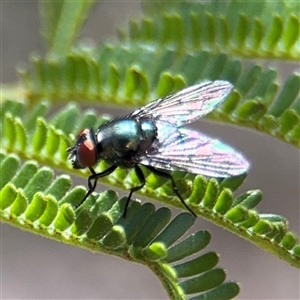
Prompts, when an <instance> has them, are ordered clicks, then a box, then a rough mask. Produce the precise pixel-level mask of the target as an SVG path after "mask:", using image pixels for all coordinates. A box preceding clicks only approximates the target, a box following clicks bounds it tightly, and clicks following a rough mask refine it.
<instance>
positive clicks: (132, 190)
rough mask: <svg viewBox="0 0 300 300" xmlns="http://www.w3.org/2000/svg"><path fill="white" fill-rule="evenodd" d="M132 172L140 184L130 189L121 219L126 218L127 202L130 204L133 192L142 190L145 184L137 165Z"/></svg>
mask: <svg viewBox="0 0 300 300" xmlns="http://www.w3.org/2000/svg"><path fill="white" fill-rule="evenodd" d="M134 171H135V174H136V176H137V178H138V179H139V181H140V183H141V184H140V185H138V186H135V187H134V188H132V189H131V190H130V193H129V196H128V198H127V200H126V203H125V208H124V212H123V218H126V214H127V208H128V205H129V202H130V199H131V196H132V194H133V193H134V192H136V191H138V190H140V189H141V188H143V186H144V185H145V184H146V180H145V176H144V174H143V171H142V169H141V168H140V167H139V166H138V165H136V166H135V167H134Z"/></svg>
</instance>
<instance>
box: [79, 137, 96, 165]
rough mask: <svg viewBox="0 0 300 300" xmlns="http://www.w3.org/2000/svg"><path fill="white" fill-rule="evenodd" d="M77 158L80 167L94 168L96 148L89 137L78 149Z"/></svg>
mask: <svg viewBox="0 0 300 300" xmlns="http://www.w3.org/2000/svg"><path fill="white" fill-rule="evenodd" d="M77 157H78V161H79V163H80V165H82V166H83V167H92V166H93V165H94V164H95V163H96V161H97V156H96V147H95V143H94V141H93V140H92V139H90V138H89V136H87V139H86V140H84V141H83V142H82V143H81V144H80V145H79V147H78V149H77Z"/></svg>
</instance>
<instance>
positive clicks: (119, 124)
mask: <svg viewBox="0 0 300 300" xmlns="http://www.w3.org/2000/svg"><path fill="white" fill-rule="evenodd" d="M232 88H233V86H232V84H230V83H229V82H227V81H221V80H218V81H209V82H204V83H200V84H197V85H194V86H191V87H188V88H186V89H183V90H182V91H179V92H177V93H175V94H172V95H169V96H166V97H163V98H160V99H158V100H156V101H153V102H151V103H149V104H148V105H146V106H144V107H142V108H140V109H138V110H136V111H134V112H133V113H131V114H129V115H126V116H124V117H120V118H114V119H112V120H110V121H108V122H107V123H104V124H102V125H101V126H100V127H99V128H98V129H97V130H96V131H94V130H93V129H92V128H86V129H83V130H82V131H81V132H80V133H79V134H78V137H77V141H76V144H75V145H74V146H73V147H70V148H68V149H67V151H68V152H70V156H69V159H70V161H71V163H72V165H73V168H75V169H84V168H89V170H90V171H91V173H92V175H90V176H89V178H88V191H87V193H86V195H85V197H84V198H83V199H82V201H81V202H80V204H79V205H78V206H80V205H81V204H82V203H83V202H84V201H85V200H86V199H87V198H88V197H89V196H90V195H91V193H92V192H93V191H94V190H95V189H96V185H97V181H98V179H99V178H101V177H104V176H107V175H109V174H111V173H112V172H113V171H114V170H115V169H116V168H117V167H120V168H134V171H135V173H136V175H137V178H138V179H139V181H140V184H139V185H137V186H135V187H133V188H131V189H130V193H129V196H128V198H127V201H126V204H125V209H124V214H123V216H124V217H125V216H126V212H127V208H128V205H129V202H130V199H131V196H132V194H133V193H134V192H136V191H138V190H140V189H141V188H143V187H144V185H145V184H146V180H145V176H144V174H143V171H142V169H141V168H140V166H139V165H143V166H145V167H146V168H148V169H149V170H150V171H151V172H153V173H154V174H156V175H158V176H162V177H165V178H167V179H169V180H170V181H171V184H172V188H173V191H174V194H175V195H176V196H177V197H178V198H179V199H180V201H181V202H182V204H183V205H184V207H185V208H186V209H187V210H188V211H189V212H190V213H191V214H193V215H194V216H196V214H195V213H194V212H193V211H192V209H191V208H190V207H189V206H188V205H187V204H186V203H185V201H184V200H183V198H182V197H181V195H180V193H179V192H178V189H177V187H176V183H175V181H174V179H173V177H172V175H171V174H169V173H168V172H167V171H174V170H177V171H183V172H189V173H193V174H202V175H205V176H209V177H220V178H226V177H231V176H237V175H240V174H243V173H245V172H247V171H248V169H249V162H248V161H247V160H246V159H245V158H244V156H243V155H242V154H241V153H239V152H238V151H236V150H234V149H233V148H232V147H230V146H228V145H226V144H224V143H223V142H221V141H219V140H217V139H214V138H211V137H209V136H206V135H204V134H202V133H200V132H197V131H194V130H190V129H187V128H185V127H183V125H186V124H189V123H192V122H194V121H196V120H197V119H199V118H200V117H203V116H205V115H206V114H208V113H209V112H211V111H212V110H213V109H214V108H215V107H216V106H217V105H218V104H220V103H222V102H223V101H224V100H225V99H226V97H227V96H228V94H229V93H230V92H231V90H232ZM100 160H104V161H106V162H107V163H108V164H109V165H110V167H109V168H108V169H106V170H105V171H103V172H100V173H96V172H95V170H94V168H93V167H94V166H95V164H96V163H97V162H98V161H100Z"/></svg>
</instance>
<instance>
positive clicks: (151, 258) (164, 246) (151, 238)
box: [0, 164, 238, 298]
mask: <svg viewBox="0 0 300 300" xmlns="http://www.w3.org/2000/svg"><path fill="white" fill-rule="evenodd" d="M1 168H2V169H3V168H6V167H5V165H4V166H3V164H2V165H1ZM23 168H25V169H28V164H24V165H23V166H21V169H20V171H19V172H16V176H18V174H22V173H24V171H23V170H22V169H23ZM1 171H3V170H1ZM36 171H37V169H34V172H36ZM42 173H43V170H38V171H37V173H36V175H35V177H38V176H39V174H42ZM60 181H61V177H57V178H56V179H55V180H54V182H52V183H48V186H49V187H48V191H50V190H53V186H56V185H58V183H59V182H60ZM69 181H70V179H69ZM28 185H30V181H29V183H28ZM28 185H27V186H25V190H26V189H29V188H28ZM68 186H69V187H70V184H69V185H68ZM43 189H45V188H44V187H38V189H37V191H36V193H35V194H33V195H32V196H29V197H28V196H23V197H20V196H21V195H25V193H24V192H23V189H22V188H18V187H16V186H14V185H13V184H12V183H9V184H7V185H6V186H5V187H4V188H3V189H2V190H1V191H0V195H1V200H0V207H1V210H0V218H1V220H2V221H4V222H7V223H9V224H13V225H15V226H18V227H21V228H23V229H26V230H28V231H31V232H36V233H39V234H40V235H43V236H45V237H50V238H52V239H56V240H60V241H62V242H64V243H67V244H70V245H77V246H81V247H84V248H87V249H89V250H91V251H93V252H104V253H109V254H112V255H116V256H119V257H122V258H124V259H127V260H130V261H135V262H139V263H142V264H144V265H146V266H148V267H149V268H150V269H152V270H153V271H154V273H156V275H157V276H158V277H159V278H161V280H162V282H163V283H164V285H165V286H166V282H167V285H168V288H167V292H168V294H169V295H173V297H175V298H178V297H182V296H183V295H182V289H183V290H185V291H186V292H187V293H189V292H191V291H193V293H195V292H196V293H199V292H201V294H202V295H204V294H205V293H206V292H207V290H209V289H210V288H211V287H212V285H211V283H212V281H211V280H212V278H214V279H213V281H214V284H213V286H214V287H217V286H219V285H220V284H222V283H223V281H224V280H225V272H224V271H222V270H221V269H219V268H215V267H216V265H217V262H218V256H217V254H215V253H213V252H210V254H209V255H207V254H204V255H203V254H201V255H200V256H199V257H196V258H195V255H196V256H197V255H199V254H198V251H199V250H201V249H204V248H205V247H206V246H207V245H208V243H209V239H210V237H209V233H208V232H203V231H198V232H196V233H194V234H193V235H192V236H190V237H188V238H186V239H185V240H184V241H181V242H179V243H178V240H180V239H181V238H182V236H183V235H184V234H185V233H186V231H188V230H189V229H190V228H191V226H192V225H193V223H194V220H195V219H194V217H193V216H191V215H190V214H188V213H182V214H179V215H178V216H177V217H176V218H174V219H173V220H172V221H171V222H169V220H170V216H171V213H170V210H169V209H167V208H161V209H159V210H157V211H154V210H153V209H151V215H149V204H145V205H143V206H141V205H140V204H139V205H138V206H136V205H135V204H138V203H137V202H133V203H132V204H131V206H130V207H129V211H128V216H129V217H128V218H126V219H123V217H122V213H123V209H124V207H123V205H118V204H119V203H120V201H118V202H115V204H114V205H113V206H111V207H109V206H107V208H106V209H104V210H103V211H102V213H99V212H97V213H96V214H95V213H94V212H93V210H94V209H95V208H96V207H97V204H98V205H99V206H98V207H102V208H103V207H105V206H106V202H107V200H108V199H107V197H108V198H112V199H113V201H115V200H116V194H115V193H113V192H104V193H102V194H100V195H99V197H98V200H97V201H96V202H95V203H94V204H92V206H90V207H89V208H82V209H81V211H80V212H78V211H75V210H74V208H73V206H72V204H71V203H67V202H65V203H60V204H59V203H58V201H57V199H55V197H54V196H53V195H45V194H44V193H42V192H41V191H40V190H43ZM73 191H74V190H66V191H65V194H66V195H68V194H72V193H73ZM21 199H22V201H21ZM124 200H126V199H124ZM121 201H122V200H121ZM152 207H153V206H152ZM117 215H118V216H119V217H117V218H115V217H116V216H117ZM165 216H168V217H167V218H165ZM137 218H139V219H142V220H144V226H143V227H141V226H137V223H136V221H137ZM182 225H184V226H182ZM133 230H134V231H133ZM133 232H135V233H134V238H133ZM149 234H150V235H149ZM191 240H193V244H194V245H195V246H196V248H195V247H194V250H193V251H191V247H190V245H191V243H190V241H191ZM174 244H176V245H175V246H173V245H174ZM199 245H202V246H201V247H199ZM180 249H182V250H183V252H182V251H181V250H180ZM178 251H179V252H178ZM179 253H180V255H178V254H179ZM182 253H185V254H184V255H182ZM192 254H193V261H194V262H195V261H196V262H197V264H196V267H192V265H191V262H184V261H182V260H183V259H184V260H186V258H187V257H188V256H190V255H192ZM168 261H169V263H168ZM171 261H172V262H173V263H174V262H175V263H176V264H177V266H176V265H175V266H173V264H170V262H171ZM201 261H205V262H206V263H205V266H206V267H205V269H204V268H203V266H202V267H200V268H199V267H198V266H199V263H200V262H201ZM209 261H210V263H209ZM176 270H177V271H178V275H179V277H180V278H185V277H188V279H187V280H185V281H183V282H179V280H178V277H177V276H176ZM183 270H186V271H185V272H183ZM187 270H190V271H187ZM203 271H206V273H204V274H203V275H201V274H202V273H203ZM199 274H200V275H199ZM209 274H211V275H209ZM191 276H192V277H191ZM200 278H201V281H200V282H199V279H200ZM230 290H231V293H235V292H234V291H238V286H237V284H234V285H232V288H231V289H230ZM203 293H204V294H203Z"/></svg>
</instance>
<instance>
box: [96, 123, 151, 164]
mask: <svg viewBox="0 0 300 300" xmlns="http://www.w3.org/2000/svg"><path fill="white" fill-rule="evenodd" d="M155 137H156V127H155V125H154V123H153V122H152V121H151V120H150V119H135V118H128V117H126V118H119V119H114V120H112V121H110V122H108V123H105V124H103V125H102V126H100V127H99V129H98V130H97V132H96V141H97V148H98V149H99V151H98V157H99V159H103V160H105V161H107V162H108V163H111V164H114V165H117V166H120V167H132V166H134V165H135V164H137V163H139V159H140V157H142V156H143V155H144V154H145V153H146V152H147V150H148V149H149V148H150V147H151V145H152V143H153V141H154V139H155Z"/></svg>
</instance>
